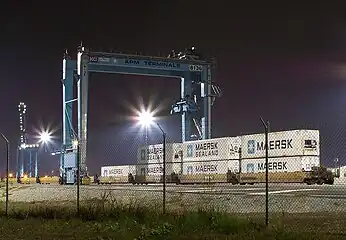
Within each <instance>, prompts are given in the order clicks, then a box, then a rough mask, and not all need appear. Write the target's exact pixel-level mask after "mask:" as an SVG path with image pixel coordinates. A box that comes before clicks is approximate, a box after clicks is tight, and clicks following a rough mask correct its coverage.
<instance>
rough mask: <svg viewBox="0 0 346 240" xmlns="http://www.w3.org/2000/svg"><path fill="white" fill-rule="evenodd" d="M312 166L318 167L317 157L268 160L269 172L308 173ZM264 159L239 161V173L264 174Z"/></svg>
mask: <svg viewBox="0 0 346 240" xmlns="http://www.w3.org/2000/svg"><path fill="white" fill-rule="evenodd" d="M312 166H319V157H317V156H316V157H305V156H303V157H279V158H269V159H268V171H269V172H296V171H302V170H304V171H310V170H311V167H312ZM265 171H266V165H265V158H256V159H243V160H241V172H243V173H251V172H254V173H257V172H265Z"/></svg>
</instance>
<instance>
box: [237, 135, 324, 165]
mask: <svg viewBox="0 0 346 240" xmlns="http://www.w3.org/2000/svg"><path fill="white" fill-rule="evenodd" d="M309 140H314V141H316V146H315V148H311V147H306V142H305V141H309ZM241 141H242V159H246V158H261V157H265V135H264V134H252V135H243V136H242V140H241ZM268 141H269V142H268V146H269V148H268V154H269V156H271V157H282V156H302V155H315V156H319V148H320V143H319V131H318V130H293V131H281V132H271V133H269V134H268Z"/></svg>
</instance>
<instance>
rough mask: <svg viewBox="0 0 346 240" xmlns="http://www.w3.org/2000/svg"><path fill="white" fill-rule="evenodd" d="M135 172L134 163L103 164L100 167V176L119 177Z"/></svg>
mask: <svg viewBox="0 0 346 240" xmlns="http://www.w3.org/2000/svg"><path fill="white" fill-rule="evenodd" d="M130 173H131V174H132V175H134V174H136V167H135V165H120V166H104V167H101V177H119V176H128V175H129V174H130Z"/></svg>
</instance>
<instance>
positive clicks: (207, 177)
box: [179, 160, 239, 183]
mask: <svg viewBox="0 0 346 240" xmlns="http://www.w3.org/2000/svg"><path fill="white" fill-rule="evenodd" d="M229 171H231V172H239V160H219V161H203V162H202V161H200V162H197V161H193V162H192V161H191V162H183V174H182V175H180V178H179V180H180V183H208V182H209V183H215V182H219V183H222V182H227V181H228V178H227V174H228V172H229Z"/></svg>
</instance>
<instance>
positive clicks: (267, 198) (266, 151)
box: [261, 117, 269, 227]
mask: <svg viewBox="0 0 346 240" xmlns="http://www.w3.org/2000/svg"><path fill="white" fill-rule="evenodd" d="M261 121H262V124H263V127H264V132H265V159H266V160H265V166H266V220H265V221H266V226H267V227H268V223H269V186H268V130H269V122H268V121H267V123H266V122H264V120H263V118H262V117H261Z"/></svg>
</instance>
